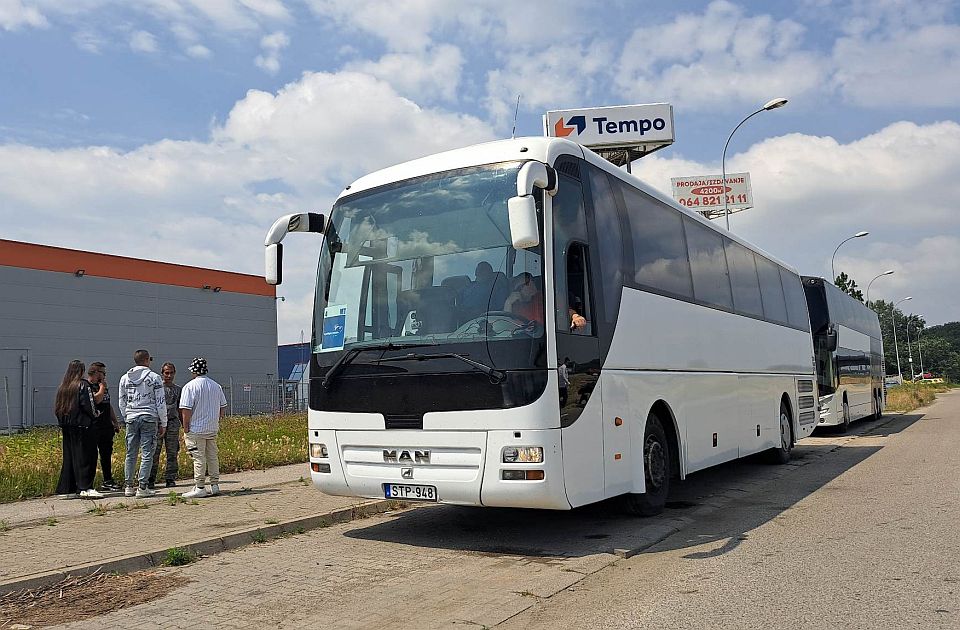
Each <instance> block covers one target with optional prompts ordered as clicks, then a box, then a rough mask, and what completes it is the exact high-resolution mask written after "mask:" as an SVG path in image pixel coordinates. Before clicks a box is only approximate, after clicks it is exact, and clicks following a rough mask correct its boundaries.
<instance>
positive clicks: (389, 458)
mask: <svg viewBox="0 0 960 630" xmlns="http://www.w3.org/2000/svg"><path fill="white" fill-rule="evenodd" d="M383 461H385V462H387V463H388V464H429V463H430V451H426V450H424V451H420V450H414V451H409V450H406V449H403V450H400V449H395V448H394V449H387V448H385V449H383Z"/></svg>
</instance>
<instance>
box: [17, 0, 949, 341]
mask: <svg viewBox="0 0 960 630" xmlns="http://www.w3.org/2000/svg"><path fill="white" fill-rule="evenodd" d="M958 14H960V10H958V3H957V2H947V1H939V0H929V1H924V2H909V1H902V0H873V1H861V0H853V1H851V0H800V1H797V2H728V1H726V0H718V1H715V2H690V1H680V2H667V1H655V2H639V1H636V2H629V1H626V0H620V1H612V2H595V3H584V2H579V3H577V2H569V1H566V0H561V1H553V2H539V1H528V2H524V3H522V4H520V3H502V2H485V1H478V0H462V1H461V2H450V1H444V0H410V1H408V2H403V3H394V2H388V1H386V0H369V1H361V0H142V1H140V2H136V3H131V2H120V1H115V0H72V1H67V0H0V85H2V86H4V89H3V90H2V91H0V218H3V219H6V220H5V221H4V223H3V224H4V226H5V229H4V230H3V231H2V235H3V237H5V238H12V239H19V240H26V241H31V242H39V243H48V244H53V245H59V246H65V247H76V248H81V249H93V250H97V251H104V252H108V253H116V254H123V255H142V256H145V257H148V258H154V259H159V260H169V261H172V262H178V263H184V264H197V265H203V266H212V267H218V268H223V269H230V270H236V271H243V272H247V273H261V269H260V265H261V262H260V261H261V243H262V237H263V233H264V232H265V230H266V228H267V227H269V225H270V223H271V222H272V220H273V219H274V218H276V216H278V215H279V214H281V213H282V212H287V211H294V210H304V209H324V208H327V207H329V205H330V203H331V202H332V200H333V199H334V198H335V196H336V194H337V193H338V192H339V191H340V190H341V189H342V188H343V186H345V185H346V184H348V183H349V182H350V181H351V180H352V179H355V178H356V177H359V176H360V175H362V174H364V173H365V172H368V171H370V170H373V169H377V168H380V167H383V166H388V165H390V164H393V163H396V162H400V161H403V160H406V159H411V158H414V157H419V156H421V155H424V154H426V153H430V152H434V151H438V150H443V149H447V148H453V147H457V146H462V145H466V144H470V143H473V142H478V141H485V140H489V139H493V138H497V137H505V136H508V135H509V134H510V128H511V126H512V117H513V104H514V101H515V99H516V96H517V93H518V92H519V93H521V94H522V98H521V107H520V113H519V117H518V121H517V130H518V135H540V133H541V115H542V114H543V113H544V112H545V111H546V110H548V109H561V108H573V107H582V106H600V105H614V104H625V103H645V102H669V103H672V104H673V105H674V109H675V120H676V137H677V141H676V143H675V144H674V145H673V146H672V147H670V148H668V149H665V150H663V151H661V152H659V153H657V154H655V155H653V156H649V157H647V158H644V159H643V160H641V161H640V162H638V164H637V165H636V167H635V172H637V173H639V174H640V176H641V177H643V178H644V179H646V180H647V181H649V182H650V183H651V184H653V185H654V186H657V187H659V188H662V189H665V190H668V188H669V179H670V177H676V176H683V175H697V174H709V173H715V172H719V162H720V152H721V149H722V148H723V142H724V141H725V139H726V137H727V134H728V133H729V132H730V130H731V129H732V128H733V127H734V126H735V125H736V124H737V122H739V120H740V119H741V118H743V117H744V116H745V115H746V114H748V113H750V112H751V111H753V110H754V109H756V108H757V107H759V106H760V105H761V104H762V103H763V102H765V101H767V100H768V99H770V98H773V97H775V96H785V97H787V98H789V99H790V104H789V105H788V106H787V107H785V108H783V109H780V110H776V111H774V112H769V113H764V114H762V115H759V116H756V117H754V118H753V119H751V120H750V121H749V122H748V123H747V124H746V125H744V127H742V128H741V129H740V130H739V131H738V132H737V135H736V136H735V138H734V140H733V142H732V143H731V145H730V150H729V151H728V170H731V171H736V170H747V171H750V172H751V175H752V177H753V184H754V194H755V199H756V208H754V209H752V210H749V211H747V212H744V213H742V214H738V215H735V216H734V217H733V220H732V228H733V229H734V231H736V232H738V233H740V234H742V235H743V236H745V237H746V238H748V239H750V240H752V241H754V242H756V243H757V244H758V245H760V246H761V247H763V248H764V249H767V250H768V251H770V252H771V253H773V254H775V255H777V256H779V257H780V258H782V259H784V260H786V261H788V262H790V263H792V264H794V265H795V266H797V267H798V268H799V269H800V270H801V271H802V272H805V273H810V274H827V275H828V274H829V256H830V253H831V252H832V251H833V247H834V246H835V245H836V243H838V242H839V241H840V240H842V239H843V238H845V237H846V236H848V235H849V234H852V233H854V232H856V231H858V230H861V229H864V230H869V231H870V232H871V235H870V237H868V238H865V239H860V240H858V241H854V242H851V243H849V244H847V245H845V246H844V248H843V249H842V250H841V253H840V254H838V266H839V267H842V268H843V269H846V270H848V271H849V272H851V273H852V274H853V275H854V277H855V278H857V279H858V280H859V281H860V282H861V284H864V285H865V284H866V283H867V282H868V281H869V280H870V278H871V277H873V275H876V274H877V273H880V272H881V271H883V270H886V269H888V268H893V269H895V270H896V271H897V273H896V274H894V275H893V276H888V277H885V278H883V279H881V280H878V281H877V282H876V283H875V284H874V288H873V290H872V293H871V295H872V296H876V297H884V298H897V299H899V298H900V297H903V295H906V294H908V293H912V294H913V295H914V300H913V301H912V302H911V304H912V305H913V306H914V308H916V309H917V311H918V312H920V313H921V314H923V315H924V316H926V317H927V319H928V320H929V321H930V322H931V323H938V322H943V321H952V320H957V319H960V313H958V312H957V311H958V309H957V298H956V296H957V295H960V281H958V280H955V279H953V278H951V279H949V280H946V281H944V280H943V277H942V271H947V275H949V276H953V277H954V278H955V277H957V276H958V274H956V271H957V267H958V266H960V228H958V227H957V222H956V220H955V214H956V208H957V199H960V182H958V178H957V177H956V173H957V172H960V170H958V169H960V108H958V105H960V24H958ZM26 214H31V215H32V216H34V217H36V218H37V219H38V220H36V221H32V222H29V223H26V222H23V221H17V220H16V217H20V216H25V215H26ZM76 216H79V217H89V219H90V220H89V221H85V222H83V226H82V227H80V228H75V227H70V228H68V227H67V225H68V224H69V223H70V221H69V218H70V217H76ZM300 242H301V243H302V244H303V245H302V248H299V251H298V252H297V253H296V254H294V252H292V251H289V250H292V249H298V248H288V256H289V258H288V265H291V264H292V265H296V266H298V267H299V268H298V269H296V270H294V269H288V270H287V273H286V274H285V277H286V278H287V281H286V282H285V284H284V286H283V287H282V289H281V293H283V294H284V295H285V296H286V298H287V301H286V302H284V303H282V304H280V306H279V309H280V337H281V341H283V342H288V341H296V340H298V339H299V331H300V330H301V329H302V328H305V327H306V328H308V327H309V319H308V312H309V308H310V302H311V299H312V298H311V296H310V285H311V283H312V281H313V277H312V276H313V268H314V264H313V262H312V260H311V258H312V257H313V256H314V253H315V247H314V244H311V243H308V242H306V241H300ZM945 267H946V268H947V269H944V268H945ZM934 274H936V275H937V276H939V277H937V278H934Z"/></svg>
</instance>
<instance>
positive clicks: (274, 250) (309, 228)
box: [263, 212, 325, 286]
mask: <svg viewBox="0 0 960 630" xmlns="http://www.w3.org/2000/svg"><path fill="white" fill-rule="evenodd" d="M324 223H325V222H324V219H323V215H322V214H319V213H316V212H302V213H299V214H288V215H285V216H282V217H280V218H279V219H277V220H276V221H275V222H274V223H273V225H272V226H270V231H268V232H267V238H266V239H264V241H263V246H264V247H265V248H266V249H265V250H264V259H263V263H264V274H263V277H264V279H265V280H266V281H267V284H272V285H274V286H275V285H278V284H280V283H281V282H283V245H281V244H280V241H282V240H283V237H285V236H286V235H287V234H288V233H289V232H317V233H319V234H323V228H324Z"/></svg>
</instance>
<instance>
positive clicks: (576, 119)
mask: <svg viewBox="0 0 960 630" xmlns="http://www.w3.org/2000/svg"><path fill="white" fill-rule="evenodd" d="M568 122H569V124H571V125H573V126H574V127H576V128H577V135H578V136H579V135H580V134H581V133H583V130H584V129H586V128H587V119H586V118H584V117H583V116H571V117H570V120H569V121H568ZM553 131H554V133H556V134H557V137H558V138H566V137H567V136H569V135H570V134H571V133H573V127H567V126H566V125H564V124H563V118H561V119H559V120H558V121H557V124H556V125H554V126H553Z"/></svg>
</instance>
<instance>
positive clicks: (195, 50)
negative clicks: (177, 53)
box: [184, 44, 213, 59]
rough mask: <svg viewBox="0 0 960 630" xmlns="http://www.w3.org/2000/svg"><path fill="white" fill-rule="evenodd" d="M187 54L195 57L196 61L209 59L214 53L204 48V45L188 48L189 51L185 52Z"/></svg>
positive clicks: (194, 45)
mask: <svg viewBox="0 0 960 630" xmlns="http://www.w3.org/2000/svg"><path fill="white" fill-rule="evenodd" d="M184 52H186V53H187V56H189V57H193V58H194V59H209V58H210V56H211V55H213V53H212V52H210V49H209V48H207V47H206V46H204V45H203V44H193V45H192V46H187V49H186V50H185V51H184Z"/></svg>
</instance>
